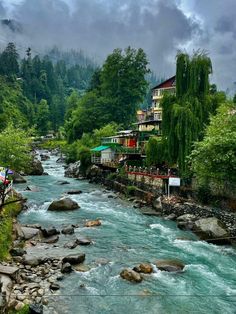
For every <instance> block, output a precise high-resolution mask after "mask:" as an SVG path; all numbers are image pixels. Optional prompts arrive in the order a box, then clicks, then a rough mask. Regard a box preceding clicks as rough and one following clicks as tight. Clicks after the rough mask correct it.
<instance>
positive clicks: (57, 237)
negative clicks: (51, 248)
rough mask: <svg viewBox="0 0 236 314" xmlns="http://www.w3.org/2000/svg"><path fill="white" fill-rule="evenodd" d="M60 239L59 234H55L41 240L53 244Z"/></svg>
mask: <svg viewBox="0 0 236 314" xmlns="http://www.w3.org/2000/svg"><path fill="white" fill-rule="evenodd" d="M58 240H59V236H58V235H53V236H51V237H48V238H46V239H42V241H41V242H43V243H47V244H52V243H56V242H57V241H58Z"/></svg>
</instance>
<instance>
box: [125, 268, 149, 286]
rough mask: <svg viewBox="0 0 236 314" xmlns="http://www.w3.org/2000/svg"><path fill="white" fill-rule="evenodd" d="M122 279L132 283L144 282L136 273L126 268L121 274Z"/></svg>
mask: <svg viewBox="0 0 236 314" xmlns="http://www.w3.org/2000/svg"><path fill="white" fill-rule="evenodd" d="M120 276H121V278H123V279H125V280H128V281H131V282H137V283H138V282H141V281H142V280H143V278H142V276H141V275H140V274H139V273H137V272H136V271H134V270H132V269H129V268H126V269H123V270H122V271H121V273H120Z"/></svg>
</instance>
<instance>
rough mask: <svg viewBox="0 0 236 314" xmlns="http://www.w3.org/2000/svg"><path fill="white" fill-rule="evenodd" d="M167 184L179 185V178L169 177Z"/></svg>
mask: <svg viewBox="0 0 236 314" xmlns="http://www.w3.org/2000/svg"><path fill="white" fill-rule="evenodd" d="M169 186H180V178H169Z"/></svg>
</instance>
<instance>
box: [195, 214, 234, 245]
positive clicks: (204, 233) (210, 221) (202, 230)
mask: <svg viewBox="0 0 236 314" xmlns="http://www.w3.org/2000/svg"><path fill="white" fill-rule="evenodd" d="M193 231H194V232H195V233H196V234H197V235H198V236H199V237H200V238H201V239H202V240H209V242H211V241H210V240H214V239H219V241H222V243H223V242H224V239H225V238H227V237H229V232H228V230H227V229H226V227H225V226H224V224H223V223H222V222H221V221H220V220H219V219H217V218H215V217H210V218H201V219H199V220H197V221H195V223H194V227H193ZM220 239H221V240H220ZM216 241H217V240H216ZM225 241H226V242H227V239H226V240H225ZM219 244H220V243H219Z"/></svg>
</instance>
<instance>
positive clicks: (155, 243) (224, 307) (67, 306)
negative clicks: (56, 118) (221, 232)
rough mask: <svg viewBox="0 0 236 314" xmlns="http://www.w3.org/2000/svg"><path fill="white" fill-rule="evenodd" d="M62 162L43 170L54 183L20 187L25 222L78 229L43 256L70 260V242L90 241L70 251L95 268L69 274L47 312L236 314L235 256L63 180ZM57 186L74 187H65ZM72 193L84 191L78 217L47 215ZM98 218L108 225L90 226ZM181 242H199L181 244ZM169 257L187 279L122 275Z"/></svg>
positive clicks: (100, 191) (34, 181)
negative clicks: (77, 239)
mask: <svg viewBox="0 0 236 314" xmlns="http://www.w3.org/2000/svg"><path fill="white" fill-rule="evenodd" d="M56 158H57V157H54V156H51V158H50V160H48V161H46V162H44V163H43V164H44V169H45V171H46V172H48V173H49V175H48V176H32V177H28V183H27V185H33V186H37V188H38V191H37V192H30V191H24V190H25V187H26V185H25V184H21V185H18V186H17V188H18V190H19V191H20V192H22V193H23V194H24V195H25V196H26V197H27V198H28V206H29V209H28V210H27V211H24V212H22V213H21V215H20V216H19V220H20V222H21V223H27V224H31V223H39V224H41V225H42V226H49V225H54V226H56V227H58V228H61V227H62V226H64V225H70V224H79V226H80V227H79V228H76V229H75V234H74V235H71V236H67V238H66V237H65V236H64V238H63V239H60V240H59V242H58V247H54V248H53V249H50V248H47V251H46V249H45V250H42V251H43V253H44V254H45V252H46V254H48V255H50V254H51V253H54V254H58V256H63V254H64V253H65V249H64V248H63V244H64V242H65V241H66V242H68V241H69V240H70V239H73V238H74V237H75V236H85V237H89V238H90V239H92V240H93V244H92V245H90V246H88V247H77V248H75V249H74V250H70V252H69V253H78V252H84V253H86V260H85V264H86V265H88V266H90V267H91V269H90V270H89V271H86V272H77V271H75V272H73V273H71V274H69V275H66V276H65V279H64V280H63V281H61V282H60V285H61V289H60V290H59V292H57V293H56V294H55V295H54V296H51V297H49V310H46V312H45V313H50V314H51V313H59V314H66V313H68V314H80V313H81V314H90V313H91V314H100V313H101V314H107V313H109V314H110V313H114V314H124V313H126V314H136V313H143V314H172V313H177V314H182V313H183V314H184V313H204V314H205V313H206V314H208V313H210V314H211V313H215V314H218V313H219V314H221V313H224V314H231V313H236V250H235V249H233V248H232V247H227V246H216V245H212V244H208V243H205V242H202V241H194V240H196V238H195V236H194V235H193V234H191V233H187V232H184V231H181V230H179V229H178V228H177V227H176V223H175V222H172V221H166V220H164V219H162V218H159V217H150V216H144V215H142V214H141V213H140V212H139V210H138V209H134V208H133V206H132V203H130V202H128V201H125V200H122V199H119V198H110V197H108V195H111V194H112V193H111V192H108V191H105V190H104V188H103V187H100V186H98V185H92V184H89V183H88V182H87V181H81V180H80V181H79V180H75V179H70V178H64V168H63V166H62V164H57V163H56ZM58 180H67V181H69V182H70V184H67V185H58V183H57V181H58ZM72 189H80V190H82V191H83V193H82V194H80V195H72V198H73V199H74V200H76V201H77V202H78V203H79V205H80V206H81V208H80V209H79V210H75V211H71V212H49V211H47V207H48V205H49V204H50V202H51V201H52V200H54V199H58V198H60V197H62V196H64V195H65V192H66V191H68V190H72ZM96 218H99V219H101V221H102V225H101V226H100V227H97V228H84V227H83V223H84V221H85V220H86V219H89V220H91V219H96ZM181 237H185V238H186V237H187V238H189V239H192V241H191V240H181V239H178V238H181ZM65 238H66V239H65ZM35 254H37V253H35ZM166 258H168V259H169V258H171V259H172V258H173V259H180V260H182V261H183V262H184V263H185V265H186V267H185V269H184V272H183V273H176V274H175V273H167V272H161V271H159V270H157V269H156V268H155V272H154V273H153V274H151V275H146V276H145V279H144V280H143V281H142V283H139V284H132V283H130V282H127V281H125V280H123V279H121V278H120V276H119V273H120V271H121V270H122V269H123V268H125V267H133V266H135V265H137V264H139V263H142V262H149V263H154V262H155V260H157V259H166Z"/></svg>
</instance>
